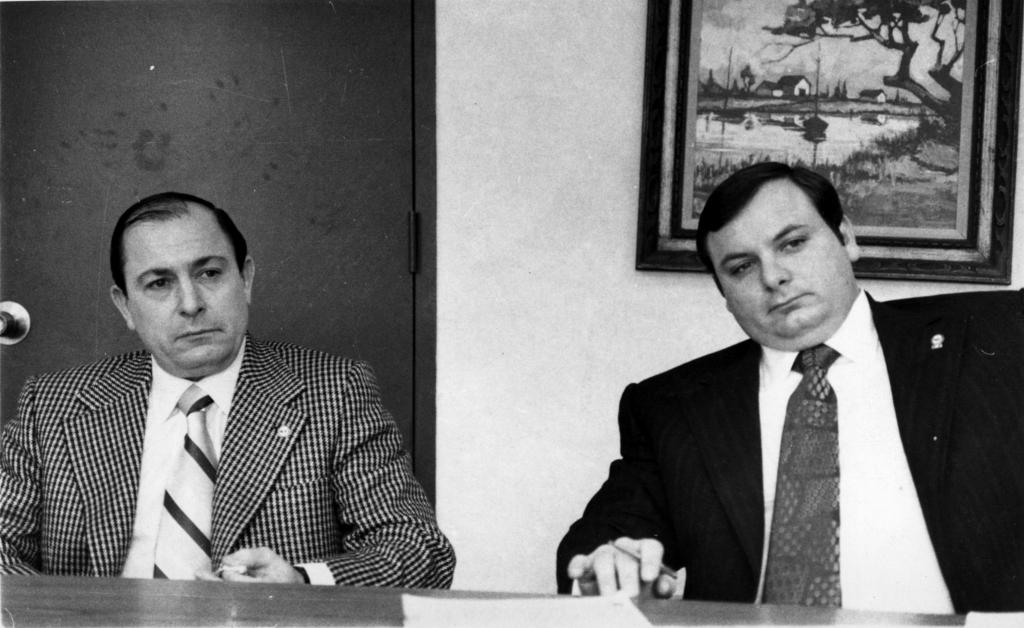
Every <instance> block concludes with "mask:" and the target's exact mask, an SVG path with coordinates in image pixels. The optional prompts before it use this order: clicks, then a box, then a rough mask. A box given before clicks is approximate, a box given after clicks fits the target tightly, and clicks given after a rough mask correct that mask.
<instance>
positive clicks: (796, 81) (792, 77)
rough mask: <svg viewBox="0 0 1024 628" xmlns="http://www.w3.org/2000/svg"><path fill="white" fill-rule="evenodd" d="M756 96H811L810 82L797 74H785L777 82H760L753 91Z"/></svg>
mask: <svg viewBox="0 0 1024 628" xmlns="http://www.w3.org/2000/svg"><path fill="white" fill-rule="evenodd" d="M754 93H756V94H757V95H758V96H771V97H772V98H793V97H801V96H810V95H811V82H810V81H808V80H807V78H805V77H803V76H800V75H798V74H787V75H786V76H783V77H782V78H780V79H779V80H777V81H761V83H760V84H758V86H757V87H756V88H755V89H754Z"/></svg>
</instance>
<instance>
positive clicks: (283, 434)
mask: <svg viewBox="0 0 1024 628" xmlns="http://www.w3.org/2000/svg"><path fill="white" fill-rule="evenodd" d="M291 435H292V428H290V427H288V426H287V425H282V426H281V427H279V428H277V437H278V438H288V437H289V436H291Z"/></svg>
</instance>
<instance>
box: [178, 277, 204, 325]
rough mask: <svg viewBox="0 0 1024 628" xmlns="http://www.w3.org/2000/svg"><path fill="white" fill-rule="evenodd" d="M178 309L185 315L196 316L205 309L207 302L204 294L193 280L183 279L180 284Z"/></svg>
mask: <svg viewBox="0 0 1024 628" xmlns="http://www.w3.org/2000/svg"><path fill="white" fill-rule="evenodd" d="M179 286H180V288H179V293H178V309H179V311H180V312H181V313H182V314H184V315H185V316H195V315H196V314H199V313H200V312H202V311H203V310H204V309H206V303H205V301H204V300H203V294H202V292H200V290H199V288H198V286H196V284H195V282H193V281H188V280H186V281H182V282H181V283H180V284H179Z"/></svg>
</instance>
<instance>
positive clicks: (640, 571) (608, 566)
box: [568, 537, 676, 598]
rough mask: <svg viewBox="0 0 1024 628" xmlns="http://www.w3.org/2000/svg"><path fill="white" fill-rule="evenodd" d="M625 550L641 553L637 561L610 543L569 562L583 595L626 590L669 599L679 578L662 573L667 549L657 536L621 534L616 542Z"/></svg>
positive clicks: (609, 593)
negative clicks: (676, 579)
mask: <svg viewBox="0 0 1024 628" xmlns="http://www.w3.org/2000/svg"><path fill="white" fill-rule="evenodd" d="M615 544H616V545H619V546H620V547H622V548H623V549H625V550H628V551H630V552H632V553H633V554H636V555H637V556H640V560H639V561H637V560H636V559H635V558H633V557H632V556H630V555H628V554H627V553H626V552H624V551H620V550H618V549H616V548H615V547H614V546H613V545H612V544H611V543H606V544H604V545H602V546H600V547H598V548H597V549H596V550H594V551H593V552H591V553H590V554H589V555H584V554H577V555H576V556H573V557H572V560H570V561H569V567H568V573H569V577H570V578H572V579H573V580H576V582H577V583H578V584H579V587H580V593H582V594H583V595H613V594H615V593H616V592H618V591H624V592H626V594H627V595H629V596H630V597H635V596H637V595H640V593H641V591H642V592H644V594H645V595H653V596H654V597H660V598H667V597H671V596H672V593H673V592H674V591H675V585H676V583H675V580H674V579H673V578H671V577H670V576H667V575H664V574H661V572H660V567H661V557H662V556H663V555H664V553H665V548H664V547H663V546H662V544H661V542H660V541H656V540H654V539H631V538H628V537H621V538H619V539H617V540H616V541H615Z"/></svg>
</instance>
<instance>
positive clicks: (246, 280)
mask: <svg viewBox="0 0 1024 628" xmlns="http://www.w3.org/2000/svg"><path fill="white" fill-rule="evenodd" d="M255 276H256V262H254V261H252V257H249V256H246V258H245V261H244V262H242V283H243V284H244V285H245V302H246V303H249V304H251V303H252V280H253V278H254V277H255Z"/></svg>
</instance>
